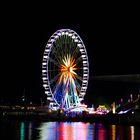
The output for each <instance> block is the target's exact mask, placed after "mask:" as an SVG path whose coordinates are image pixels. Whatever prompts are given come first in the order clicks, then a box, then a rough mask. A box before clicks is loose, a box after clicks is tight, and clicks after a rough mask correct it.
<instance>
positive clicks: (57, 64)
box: [50, 58, 60, 67]
mask: <svg viewBox="0 0 140 140" xmlns="http://www.w3.org/2000/svg"><path fill="white" fill-rule="evenodd" d="M50 62H52V63H53V64H55V65H56V66H58V67H60V65H59V63H58V62H57V61H55V60H54V59H52V58H50Z"/></svg>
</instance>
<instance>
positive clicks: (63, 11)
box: [0, 4, 140, 103]
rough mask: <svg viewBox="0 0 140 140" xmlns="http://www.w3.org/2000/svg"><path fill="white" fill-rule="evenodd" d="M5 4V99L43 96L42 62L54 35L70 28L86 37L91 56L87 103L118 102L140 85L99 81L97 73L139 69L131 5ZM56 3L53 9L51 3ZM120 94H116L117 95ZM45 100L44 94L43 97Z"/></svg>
mask: <svg viewBox="0 0 140 140" xmlns="http://www.w3.org/2000/svg"><path fill="white" fill-rule="evenodd" d="M51 6H52V5H49V4H48V5H46V6H45V5H44V6H42V7H41V6H40V5H39V6H38V5H37V4H36V5H35V6H34V5H26V4H25V5H24V6H23V5H22V4H21V5H19V6H14V7H12V6H10V5H8V6H7V5H6V6H5V8H4V9H3V10H2V16H1V39H2V41H1V51H0V52H1V71H2V72H1V78H0V79H1V94H0V99H1V102H3V101H4V100H6V101H18V100H19V99H20V97H21V96H22V95H23V93H24V94H25V96H26V97H27V98H28V100H32V101H34V102H39V101H40V98H41V97H42V98H44V89H43V87H42V79H41V70H42V69H41V63H42V57H43V52H44V49H45V45H46V44H47V41H48V39H49V37H50V36H51V35H52V34H53V33H54V32H55V31H56V30H58V29H62V28H70V29H72V30H74V31H76V32H77V33H78V34H79V35H80V37H81V38H82V40H83V42H84V44H85V47H86V49H87V54H88V58H89V67H90V70H89V71H90V78H89V86H88V91H87V94H86V97H85V100H86V102H88V101H89V102H90V103H93V102H98V101H99V102H101V101H107V102H109V101H113V100H115V97H120V95H122V96H123V94H124V95H125V94H126V93H127V92H130V91H129V89H130V90H131V89H132V88H131V87H134V88H135V89H134V90H138V89H137V87H138V88H139V85H138V84H134V83H132V84H130V83H129V84H128V83H121V82H115V83H114V82H104V81H94V76H98V75H123V74H139V72H140V66H139V63H140V62H139V61H140V54H139V50H138V49H139V46H140V43H139V33H140V32H139V25H140V24H139V16H138V10H137V8H135V7H131V6H130V5H129V6H128V7H127V6H126V5H122V6H119V7H118V6H116V7H114V6H112V7H110V6H101V7H100V6H98V8H97V7H96V6H95V5H93V7H92V6H91V7H92V8H91V7H89V8H88V7H86V8H88V10H85V7H84V6H80V5H79V6H77V5H76V6H73V7H71V6H69V7H63V6H62V7H59V6H57V5H55V6H54V5H53V6H52V7H51ZM50 7H51V8H50ZM114 95H115V96H114ZM44 99H45V98H44Z"/></svg>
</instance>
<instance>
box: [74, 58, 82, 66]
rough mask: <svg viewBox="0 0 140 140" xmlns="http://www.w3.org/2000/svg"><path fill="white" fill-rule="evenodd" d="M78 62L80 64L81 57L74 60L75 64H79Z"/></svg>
mask: <svg viewBox="0 0 140 140" xmlns="http://www.w3.org/2000/svg"><path fill="white" fill-rule="evenodd" d="M79 62H82V57H81V56H79V57H78V58H77V59H76V62H75V63H76V64H79Z"/></svg>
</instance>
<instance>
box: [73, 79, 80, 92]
mask: <svg viewBox="0 0 140 140" xmlns="http://www.w3.org/2000/svg"><path fill="white" fill-rule="evenodd" d="M74 81H75V85H76V87H77V90H78V93H80V91H81V86H80V84H79V82H78V81H77V79H75V80H74Z"/></svg>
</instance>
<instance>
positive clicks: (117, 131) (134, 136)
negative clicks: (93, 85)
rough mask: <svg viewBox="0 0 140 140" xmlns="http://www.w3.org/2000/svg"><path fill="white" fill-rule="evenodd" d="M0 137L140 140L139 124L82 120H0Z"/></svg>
mask: <svg viewBox="0 0 140 140" xmlns="http://www.w3.org/2000/svg"><path fill="white" fill-rule="evenodd" d="M0 124H1V125H0V131H1V132H0V139H1V138H3V139H14V140H124V139H125V140H140V127H139V126H119V125H103V124H101V123H84V122H31V121H2V122H1V121H0Z"/></svg>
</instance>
